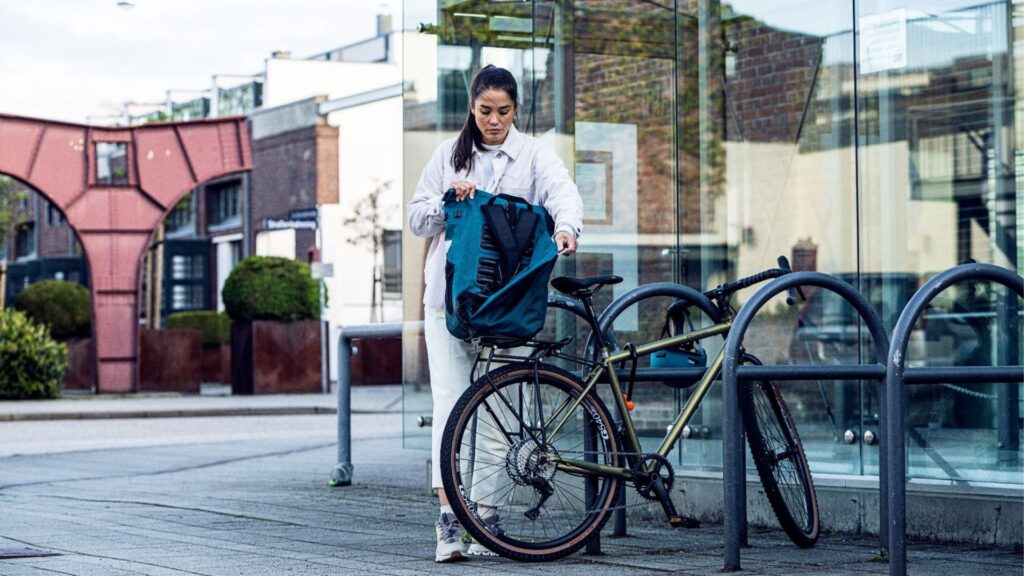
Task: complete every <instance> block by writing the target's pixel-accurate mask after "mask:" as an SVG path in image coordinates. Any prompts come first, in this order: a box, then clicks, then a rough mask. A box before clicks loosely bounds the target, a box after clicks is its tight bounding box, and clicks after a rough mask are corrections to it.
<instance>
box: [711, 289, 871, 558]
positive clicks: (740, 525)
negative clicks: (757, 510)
mask: <svg viewBox="0 0 1024 576" xmlns="http://www.w3.org/2000/svg"><path fill="white" fill-rule="evenodd" d="M798 286H817V287H819V288H823V289H825V290H829V291H831V292H834V293H836V294H838V295H839V296H841V297H842V298H844V299H845V300H846V301H847V302H849V303H850V304H851V305H852V306H853V308H854V309H855V310H856V311H857V313H858V314H860V317H861V319H862V320H864V323H865V325H866V326H867V328H868V331H869V332H870V334H871V339H872V341H873V343H874V348H875V364H846V365H828V366H817V365H775V366H755V365H742V366H741V365H740V364H739V360H740V357H741V352H740V346H741V344H742V343H743V337H744V335H746V332H747V328H748V327H749V326H750V323H751V321H752V320H753V319H754V315H755V314H757V312H758V311H759V310H760V309H761V308H762V307H764V305H765V304H767V303H768V301H769V300H771V298H772V297H774V296H775V295H776V294H779V293H782V292H785V291H786V290H789V289H792V288H796V287H798ZM888 349H889V346H888V339H887V338H886V334H885V329H884V328H883V326H882V320H881V319H880V318H879V316H878V313H877V312H875V309H874V308H873V307H872V306H871V304H870V303H869V302H868V300H867V299H866V298H865V297H864V295H863V294H861V293H860V292H858V291H857V289H856V288H854V287H853V286H851V285H850V284H849V283H847V282H844V281H843V280H840V279H839V278H836V277H834V276H830V275H828V274H822V273H820V272H793V273H791V274H787V275H785V276H782V277H780V278H776V279H775V280H772V281H771V282H769V283H767V284H765V285H764V287H762V288H761V289H760V290H758V291H757V292H756V293H754V295H753V297H751V299H750V300H749V301H748V302H747V303H746V304H744V306H743V307H742V308H741V309H740V311H739V313H738V314H737V315H736V318H735V319H734V320H733V326H732V329H730V330H729V335H728V337H727V338H726V340H725V359H724V366H723V368H722V412H723V416H722V479H723V490H724V502H723V519H724V528H725V563H724V566H723V570H724V571H736V570H740V546H741V545H743V544H744V543H745V542H746V528H747V508H746V495H747V491H746V447H745V446H744V443H743V438H744V431H743V422H742V420H741V419H740V414H739V410H740V409H739V383H740V382H750V381H753V380H836V379H843V380H847V379H850V380H875V381H877V382H879V383H880V384H881V382H882V381H883V379H884V378H885V358H886V352H887V350H888ZM882 398H883V401H882V406H881V408H882V411H883V413H884V412H885V402H884V396H882ZM881 424H882V430H881V431H882V436H883V438H884V437H885V434H886V422H885V421H884V420H883V422H882V423H881ZM885 457H886V454H885V452H882V453H881V454H880V455H879V475H880V478H879V485H880V486H886V485H887V478H886V474H887V469H888V466H887V465H886V462H885ZM887 505H888V503H887V501H886V499H885V498H879V516H880V519H881V521H880V524H879V525H880V526H881V530H880V531H881V532H882V535H881V541H882V542H883V543H884V542H885V541H886V534H885V527H886V525H887V522H886V518H887V516H888V511H887Z"/></svg>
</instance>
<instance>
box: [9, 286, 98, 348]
mask: <svg viewBox="0 0 1024 576" xmlns="http://www.w3.org/2000/svg"><path fill="white" fill-rule="evenodd" d="M14 307H15V308H17V309H18V310H21V311H23V312H24V313H25V314H27V315H28V317H29V318H31V319H32V320H35V321H36V322H39V323H40V324H45V325H47V326H49V327H50V335H51V336H53V338H55V339H57V340H67V339H69V338H86V337H88V336H89V335H91V334H92V322H91V320H90V311H89V290H88V289H87V288H85V287H84V286H80V285H78V284H75V283H74V282H64V281H63V280H43V281H42V282H36V283H35V284H31V285H30V286H28V287H27V288H25V289H24V290H22V291H21V292H19V293H18V297H17V298H15V299H14Z"/></svg>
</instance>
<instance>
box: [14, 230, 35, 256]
mask: <svg viewBox="0 0 1024 576" xmlns="http://www.w3.org/2000/svg"><path fill="white" fill-rule="evenodd" d="M35 255H36V225H35V222H28V223H25V224H21V225H19V226H18V228H17V230H16V231H15V234H14V257H15V258H16V259H17V258H31V257H34V256H35Z"/></svg>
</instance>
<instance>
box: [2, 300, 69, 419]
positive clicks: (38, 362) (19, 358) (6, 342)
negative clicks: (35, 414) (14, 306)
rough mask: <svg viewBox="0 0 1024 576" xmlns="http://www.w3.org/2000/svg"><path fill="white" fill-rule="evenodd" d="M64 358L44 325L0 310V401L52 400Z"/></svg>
mask: <svg viewBox="0 0 1024 576" xmlns="http://www.w3.org/2000/svg"><path fill="white" fill-rule="evenodd" d="M67 356H68V350H67V348H66V347H65V346H64V344H60V343H58V342H56V341H54V340H53V338H51V337H50V331H49V330H48V329H47V328H46V326H45V325H43V324H38V323H36V322H33V321H32V320H31V319H30V318H29V317H28V316H26V315H25V314H24V313H23V312H20V311H18V310H11V309H8V310H2V311H0V399H21V398H54V397H56V396H57V394H59V393H60V389H61V384H62V379H63V377H64V371H65V370H67V367H68V358H67Z"/></svg>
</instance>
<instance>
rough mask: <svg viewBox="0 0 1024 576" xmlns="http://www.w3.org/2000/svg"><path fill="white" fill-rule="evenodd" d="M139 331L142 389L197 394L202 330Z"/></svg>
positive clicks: (200, 365) (200, 370)
mask: <svg viewBox="0 0 1024 576" xmlns="http://www.w3.org/2000/svg"><path fill="white" fill-rule="evenodd" d="M139 332H140V338H139V351H140V354H139V389H140V390H146V391H156V392H182V393H185V394H198V393H199V381H200V375H201V373H202V348H203V333H202V332H200V331H199V330H140V331H139Z"/></svg>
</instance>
